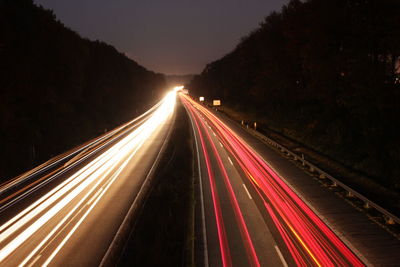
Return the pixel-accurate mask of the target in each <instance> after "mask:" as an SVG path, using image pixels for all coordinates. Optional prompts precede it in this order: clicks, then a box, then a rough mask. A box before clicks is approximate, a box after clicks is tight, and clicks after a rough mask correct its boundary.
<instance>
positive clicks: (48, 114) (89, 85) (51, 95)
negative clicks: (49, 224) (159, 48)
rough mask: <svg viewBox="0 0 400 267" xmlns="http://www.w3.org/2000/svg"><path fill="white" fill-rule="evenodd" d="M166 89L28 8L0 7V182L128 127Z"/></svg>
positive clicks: (0, 0)
mask: <svg viewBox="0 0 400 267" xmlns="http://www.w3.org/2000/svg"><path fill="white" fill-rule="evenodd" d="M164 89H165V78H164V75H162V74H158V73H154V72H151V71H148V70H147V69H145V68H144V67H142V66H140V65H138V64H137V63H136V62H134V61H133V60H131V59H129V58H127V57H126V56H125V55H124V54H122V53H120V52H118V51H117V50H116V49H115V48H114V47H112V46H110V45H108V44H106V43H104V42H100V41H91V40H88V39H84V38H82V37H80V36H79V35H78V34H77V33H75V32H74V31H72V30H70V29H68V28H67V27H65V26H64V25H63V24H62V23H61V22H60V21H58V20H57V19H56V17H55V15H54V13H53V12H52V11H50V10H45V9H44V8H42V7H39V6H36V5H35V4H34V3H33V2H32V0H0V182H1V181H4V180H6V179H8V178H12V177H14V176H16V175H18V174H20V173H22V172H23V171H26V170H28V169H30V168H32V167H34V166H36V165H38V164H40V163H41V162H43V161H45V160H47V159H49V158H50V157H52V156H55V155H57V154H59V153H62V152H65V151H66V150H68V149H71V148H73V147H74V146H77V145H79V144H81V143H83V142H85V141H87V140H89V139H91V138H93V137H95V136H98V135H100V134H101V133H103V132H104V131H107V130H110V129H112V128H114V127H116V126H118V125H119V124H121V123H123V122H126V121H128V120H130V119H133V118H134V117H135V116H137V115H139V114H140V113H142V112H144V111H145V110H146V109H148V108H149V107H150V106H151V105H152V104H154V103H155V102H156V101H157V100H159V99H160V97H161V96H162V94H163V93H164V91H163V90H164Z"/></svg>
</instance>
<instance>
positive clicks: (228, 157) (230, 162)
mask: <svg viewBox="0 0 400 267" xmlns="http://www.w3.org/2000/svg"><path fill="white" fill-rule="evenodd" d="M228 160H229V162H230V163H231V165H233V162H232V160H231V158H230V157H228Z"/></svg>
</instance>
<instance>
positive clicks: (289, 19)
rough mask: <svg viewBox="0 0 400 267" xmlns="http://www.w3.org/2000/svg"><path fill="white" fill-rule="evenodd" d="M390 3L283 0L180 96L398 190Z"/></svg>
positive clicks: (399, 144) (399, 33) (397, 57)
mask: <svg viewBox="0 0 400 267" xmlns="http://www.w3.org/2000/svg"><path fill="white" fill-rule="evenodd" d="M399 10H400V2H399V1H396V0H368V1H366V0H356V1H353V0H332V1H325V0H309V1H299V0H291V1H290V2H289V3H288V4H287V5H286V6H284V7H283V8H282V10H281V11H280V12H274V13H271V14H270V15H268V16H267V17H266V18H265V19H264V21H262V22H261V24H260V26H259V27H258V28H257V29H255V30H254V31H253V32H251V33H250V34H249V35H248V36H246V37H244V38H243V39H242V40H241V42H240V43H239V44H238V45H237V47H236V48H235V49H234V50H233V51H232V52H230V53H229V54H227V55H226V56H224V57H223V58H221V59H219V60H216V61H214V62H212V63H210V64H208V65H207V67H206V68H205V69H204V70H203V72H202V73H201V74H200V75H198V76H196V77H195V78H194V79H193V80H192V82H191V83H190V84H189V86H188V87H189V89H190V93H191V94H193V95H195V96H205V97H206V99H208V100H211V99H221V100H222V104H223V105H224V106H225V107H226V111H225V112H227V113H230V114H231V116H236V117H237V119H239V120H243V119H244V120H247V121H248V122H249V123H253V122H254V121H257V124H258V126H259V128H261V129H264V131H265V132H267V133H269V134H274V135H275V136H276V137H277V136H278V137H279V136H282V137H283V138H286V139H287V140H291V141H293V142H294V143H297V146H299V145H300V146H302V147H305V148H307V149H309V150H310V151H312V152H313V153H315V152H316V153H318V154H320V155H323V156H325V158H328V159H330V160H334V161H335V162H337V163H339V164H340V165H341V166H344V167H346V168H349V169H351V170H352V171H354V172H355V173H358V175H359V176H364V177H367V179H369V180H370V181H372V182H373V183H372V184H374V183H375V184H379V185H380V186H383V187H385V188H387V189H388V190H391V191H396V192H397V193H399V192H400V164H399V162H400V141H399V136H400V127H399V116H400V104H399V103H400V80H399V79H400V27H399V26H398V25H400V12H399ZM234 113H235V114H234ZM238 114H240V115H239V116H238ZM340 179H342V180H343V182H345V183H346V182H351V181H350V180H347V181H346V179H350V178H349V177H340ZM360 183H361V185H360V186H362V184H363V183H364V184H367V183H368V182H367V181H366V180H365V181H364V182H363V181H361V182H360ZM370 187H371V186H370ZM391 201H393V199H392V200H391ZM395 201H397V200H395Z"/></svg>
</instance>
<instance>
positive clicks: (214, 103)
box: [213, 100, 221, 106]
mask: <svg viewBox="0 0 400 267" xmlns="http://www.w3.org/2000/svg"><path fill="white" fill-rule="evenodd" d="M213 106H221V100H213Z"/></svg>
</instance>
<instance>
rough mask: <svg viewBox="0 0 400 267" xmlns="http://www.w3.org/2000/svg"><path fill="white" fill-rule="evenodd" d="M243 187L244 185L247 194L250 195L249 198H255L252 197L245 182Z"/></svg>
mask: <svg viewBox="0 0 400 267" xmlns="http://www.w3.org/2000/svg"><path fill="white" fill-rule="evenodd" d="M243 187H244V190H245V191H246V193H247V195H248V196H249V198H250V199H253V198H252V197H251V195H250V192H249V190H247V187H246V185H245V184H243Z"/></svg>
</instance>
